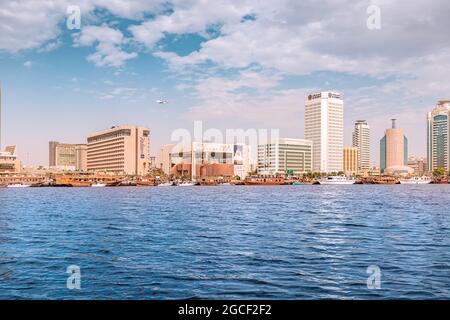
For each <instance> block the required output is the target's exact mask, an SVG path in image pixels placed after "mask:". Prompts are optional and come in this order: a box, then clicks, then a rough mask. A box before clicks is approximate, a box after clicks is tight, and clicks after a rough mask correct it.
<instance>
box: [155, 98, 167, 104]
mask: <svg viewBox="0 0 450 320" xmlns="http://www.w3.org/2000/svg"><path fill="white" fill-rule="evenodd" d="M156 103H159V104H166V103H169V101H167V100H162V99H161V100H156Z"/></svg>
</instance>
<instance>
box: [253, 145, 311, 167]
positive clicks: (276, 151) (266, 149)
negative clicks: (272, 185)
mask: <svg viewBox="0 0 450 320" xmlns="http://www.w3.org/2000/svg"><path fill="white" fill-rule="evenodd" d="M312 149H313V143H312V141H310V140H304V139H287V138H277V139H274V140H273V141H271V142H269V143H266V144H260V145H258V169H257V170H258V174H261V175H278V174H279V175H286V174H294V175H298V174H302V173H306V172H311V171H312Z"/></svg>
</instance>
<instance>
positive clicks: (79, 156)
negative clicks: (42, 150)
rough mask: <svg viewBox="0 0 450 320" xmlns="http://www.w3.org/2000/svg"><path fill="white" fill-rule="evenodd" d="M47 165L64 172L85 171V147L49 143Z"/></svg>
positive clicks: (55, 142) (81, 145)
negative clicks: (62, 169)
mask: <svg viewBox="0 0 450 320" xmlns="http://www.w3.org/2000/svg"><path fill="white" fill-rule="evenodd" d="M48 147H49V148H48V150H49V158H48V165H49V166H50V167H57V168H64V169H66V170H77V171H86V169H87V159H86V157H87V146H86V145H85V144H68V143H59V142H57V141H50V142H49V146H48Z"/></svg>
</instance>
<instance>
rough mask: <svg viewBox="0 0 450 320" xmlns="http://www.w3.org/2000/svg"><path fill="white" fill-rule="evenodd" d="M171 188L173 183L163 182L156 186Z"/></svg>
mask: <svg viewBox="0 0 450 320" xmlns="http://www.w3.org/2000/svg"><path fill="white" fill-rule="evenodd" d="M171 186H173V182H164V183H160V184H158V187H171Z"/></svg>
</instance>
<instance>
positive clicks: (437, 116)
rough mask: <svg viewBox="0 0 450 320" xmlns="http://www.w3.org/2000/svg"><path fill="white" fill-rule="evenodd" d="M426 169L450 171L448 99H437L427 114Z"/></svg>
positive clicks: (449, 111) (449, 102)
mask: <svg viewBox="0 0 450 320" xmlns="http://www.w3.org/2000/svg"><path fill="white" fill-rule="evenodd" d="M427 124H428V126H427V158H428V170H429V171H433V170H435V169H437V168H444V169H445V170H446V171H450V161H449V159H450V139H449V129H450V100H444V101H439V102H438V104H437V106H436V107H435V108H434V109H433V110H432V111H431V112H429V113H428V115H427Z"/></svg>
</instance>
